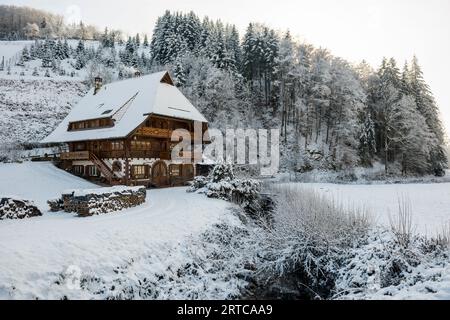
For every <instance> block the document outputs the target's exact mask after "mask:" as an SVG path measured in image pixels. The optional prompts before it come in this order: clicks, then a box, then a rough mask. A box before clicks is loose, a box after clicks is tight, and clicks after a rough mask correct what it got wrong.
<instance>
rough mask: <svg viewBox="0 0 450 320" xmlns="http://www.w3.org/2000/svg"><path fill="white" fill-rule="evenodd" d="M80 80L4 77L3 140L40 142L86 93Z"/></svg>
mask: <svg viewBox="0 0 450 320" xmlns="http://www.w3.org/2000/svg"><path fill="white" fill-rule="evenodd" d="M86 89H87V88H86V87H85V85H84V84H82V83H81V82H79V81H68V80H53V79H52V80H49V79H18V78H16V79H14V78H5V77H3V78H2V77H1V76H0V114H1V117H0V141H1V142H2V143H9V142H26V143H33V142H38V141H40V140H41V139H42V138H44V137H45V136H46V135H48V134H49V133H50V132H51V131H52V130H53V129H54V128H55V127H56V125H58V124H59V122H61V120H62V119H63V118H64V117H65V116H66V115H67V114H68V113H69V111H70V109H71V108H72V107H73V105H74V104H75V103H77V102H78V100H79V99H80V98H81V97H82V96H83V95H84V93H85V91H86Z"/></svg>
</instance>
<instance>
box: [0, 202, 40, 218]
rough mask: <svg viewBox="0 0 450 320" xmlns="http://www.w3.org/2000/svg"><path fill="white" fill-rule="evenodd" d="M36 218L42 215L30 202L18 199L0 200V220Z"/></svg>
mask: <svg viewBox="0 0 450 320" xmlns="http://www.w3.org/2000/svg"><path fill="white" fill-rule="evenodd" d="M36 216H42V213H41V211H40V210H39V209H38V208H37V207H36V206H35V205H34V204H33V203H32V202H30V201H28V200H22V199H18V198H6V197H5V198H0V220H3V219H23V218H29V217H36Z"/></svg>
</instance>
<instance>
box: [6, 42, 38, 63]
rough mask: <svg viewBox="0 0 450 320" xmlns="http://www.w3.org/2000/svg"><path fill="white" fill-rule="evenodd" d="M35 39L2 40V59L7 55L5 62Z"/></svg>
mask: <svg viewBox="0 0 450 320" xmlns="http://www.w3.org/2000/svg"><path fill="white" fill-rule="evenodd" d="M32 43H33V41H28V40H24V41H0V60H1V59H2V58H3V57H5V62H7V61H8V60H9V59H11V58H14V57H16V56H18V55H19V54H20V53H21V52H22V50H23V48H24V47H25V46H27V47H29V46H30V45H31V44H32Z"/></svg>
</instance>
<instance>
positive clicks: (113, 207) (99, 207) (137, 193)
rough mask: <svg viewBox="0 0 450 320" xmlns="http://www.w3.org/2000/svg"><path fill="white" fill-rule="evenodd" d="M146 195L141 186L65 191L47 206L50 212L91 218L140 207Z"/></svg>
mask: <svg viewBox="0 0 450 320" xmlns="http://www.w3.org/2000/svg"><path fill="white" fill-rule="evenodd" d="M146 194H147V191H146V189H145V187H142V186H141V187H125V186H116V187H111V188H99V189H85V190H79V189H76V190H66V191H64V192H63V194H62V198H61V200H59V199H57V200H50V201H48V204H49V206H50V208H51V210H52V211H58V208H59V209H61V208H63V209H64V211H66V212H76V213H78V215H80V216H92V215H95V214H101V213H108V212H113V211H119V210H122V209H126V208H131V207H135V206H138V205H141V204H143V203H144V202H145V197H146Z"/></svg>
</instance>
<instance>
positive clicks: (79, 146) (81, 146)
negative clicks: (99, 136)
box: [75, 142, 86, 151]
mask: <svg viewBox="0 0 450 320" xmlns="http://www.w3.org/2000/svg"><path fill="white" fill-rule="evenodd" d="M84 150H86V144H85V143H81V142H80V143H76V144H75V151H84Z"/></svg>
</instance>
